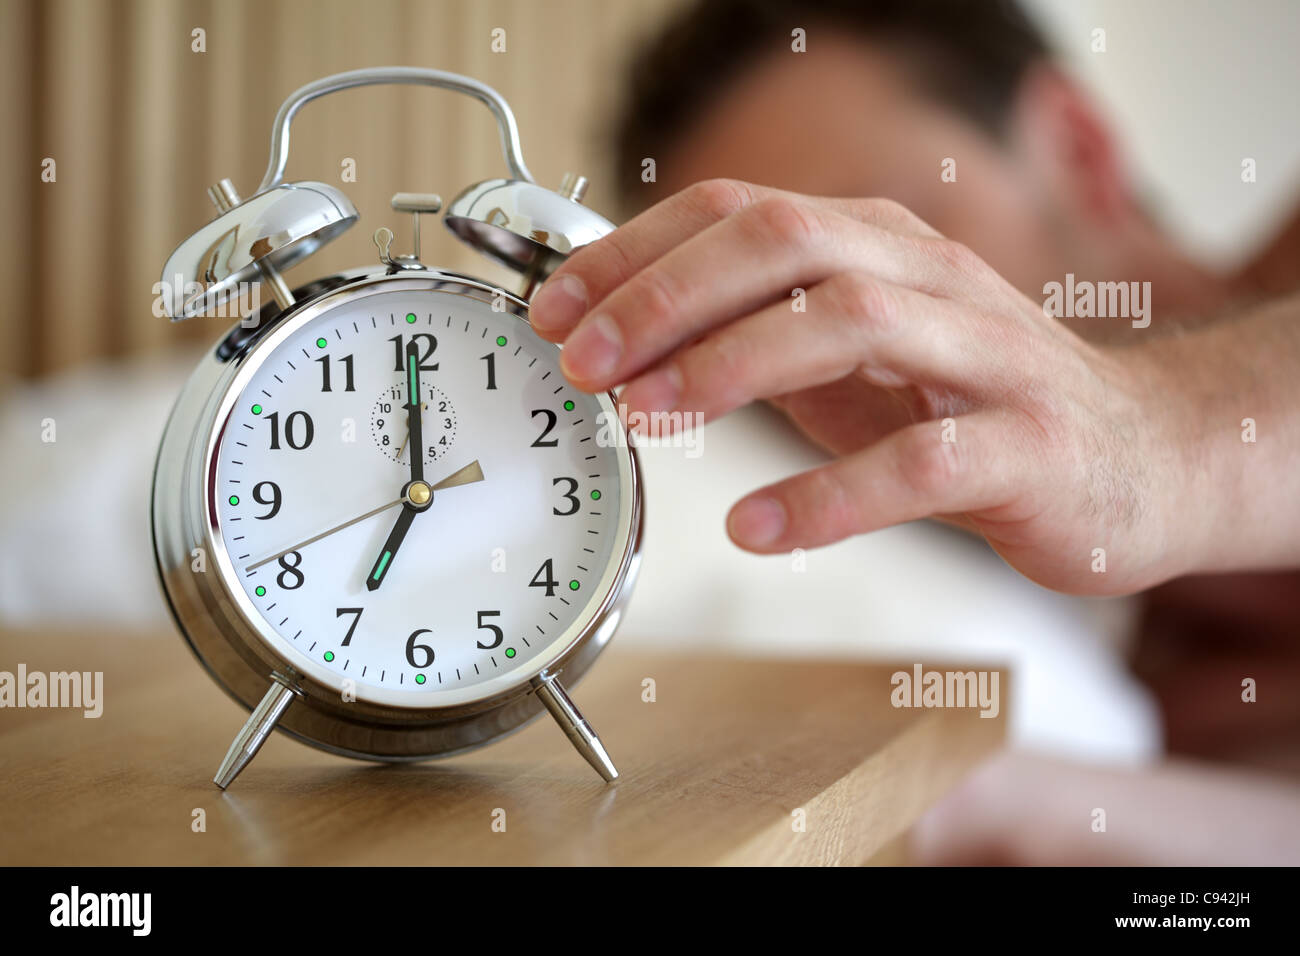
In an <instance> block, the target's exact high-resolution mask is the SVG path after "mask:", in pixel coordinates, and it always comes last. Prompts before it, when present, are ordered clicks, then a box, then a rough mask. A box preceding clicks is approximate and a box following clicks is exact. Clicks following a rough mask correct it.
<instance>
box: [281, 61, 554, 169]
mask: <svg viewBox="0 0 1300 956" xmlns="http://www.w3.org/2000/svg"><path fill="white" fill-rule="evenodd" d="M403 84H410V85H417V86H436V87H439V88H441V89H444V90H451V91H452V92H455V93H464V94H465V95H466V96H472V97H473V98H474V99H476V100H478V101H479V102H481V103H483V104H484V105H485V106H487V108H488V109H490V110H491V111H492V115H493V116H494V117H495V118H496V121H497V127H498V129H500V131H501V152H502V154H503V155H504V156H505V160H506V165H508V166H509V167H510V175H511V176H512V177H513V178H514V179H521V180H523V181H524V182H529V183H533V182H536V180H534V179H533V174H532V173H530V172H529V171H528V167H527V166H526V165H524V155H523V150H522V148H521V147H520V145H519V127H518V125H517V124H516V123H515V114H514V113H513V112H511V110H510V105H509V104H508V103H507V102H506V101H505V99H504V98H503V97H502V96H501V94H500V93H498V92H497V91H496V90H494V89H492V87H490V86H488V85H487V84H485V83H480V82H478V81H477V80H472V79H470V78H469V77H468V76H461V75H460V74H459V73H447V72H445V71H443V70H429V69H424V68H422V67H417V66H384V67H374V68H371V69H367V70H350V71H348V72H346V73H335V74H334V75H333V76H326V77H322V78H321V79H319V80H316V81H315V82H313V83H308V84H307V85H306V86H303V87H300V88H299V89H297V90H295V91H294V92H293V93H292V94H290V96H289V98H288V99H286V100H285V101H284V102H283V103H281V104H280V110H279V112H278V113H276V114H275V125H274V127H273V128H272V130H271V158H270V161H269V162H268V163H267V164H266V175H265V176H264V177H262V185H260V186H258V187H257V191H258V192H259V193H260V192H262V191H263V190H266V189H271V188H272V187H274V186H278V185H279V184H280V183H281V182H282V181H283V179H284V168H285V166H287V165H288V163H289V126H290V124H291V123H292V122H293V118H294V116H296V115H297V113H298V110H300V109H301V108H302V107H303V106H305V105H306V104H307V103H310V102H311V101H312V100H314V99H319V98H320V97H322V96H327V95H329V94H330V93H337V92H339V91H340V90H349V89H352V88H353V87H355V86H376V85H403Z"/></svg>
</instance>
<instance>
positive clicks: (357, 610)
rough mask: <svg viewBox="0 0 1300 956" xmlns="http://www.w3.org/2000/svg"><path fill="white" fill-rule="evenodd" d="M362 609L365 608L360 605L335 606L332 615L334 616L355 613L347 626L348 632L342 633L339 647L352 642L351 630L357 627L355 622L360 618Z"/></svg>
mask: <svg viewBox="0 0 1300 956" xmlns="http://www.w3.org/2000/svg"><path fill="white" fill-rule="evenodd" d="M364 610H365V608H361V607H340V608H335V610H334V616H335V617H342V616H343V615H344V614H355V615H356V617H354V618H353V619H352V624H351V625H350V626H349V627H348V632H347V634H345V635H343V643H342V644H340V645H339V647H347V646H348V645H349V644H351V643H352V632H353V631H355V630H356V629H357V622H358V621H360V620H361V612H362V611H364Z"/></svg>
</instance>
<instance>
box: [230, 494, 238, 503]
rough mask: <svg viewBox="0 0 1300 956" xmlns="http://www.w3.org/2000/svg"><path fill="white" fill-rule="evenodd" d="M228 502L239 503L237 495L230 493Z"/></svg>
mask: <svg viewBox="0 0 1300 956" xmlns="http://www.w3.org/2000/svg"><path fill="white" fill-rule="evenodd" d="M230 503H231V504H232V505H237V504H239V495H231V496H230Z"/></svg>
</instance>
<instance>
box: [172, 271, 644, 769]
mask: <svg viewBox="0 0 1300 956" xmlns="http://www.w3.org/2000/svg"><path fill="white" fill-rule="evenodd" d="M339 280H342V281H341V283H340V282H339ZM323 281H324V282H325V285H326V288H325V291H323V292H320V293H318V294H317V295H315V296H313V297H311V298H308V299H305V300H303V301H300V302H299V303H298V304H297V305H296V306H295V307H294V308H293V309H292V310H291V311H290V312H289V313H287V314H286V315H285V316H284V317H283V318H281V319H280V320H278V321H277V322H276V323H275V324H274V326H273V327H272V328H271V329H269V330H268V331H267V332H266V333H265V334H263V335H260V336H257V337H256V340H255V341H254V342H253V343H252V344H251V346H250V347H248V348H246V349H245V350H243V351H241V352H240V353H239V354H238V355H236V356H235V357H233V358H232V359H231V360H230V361H229V362H226V363H222V362H220V361H218V360H217V359H216V358H215V353H214V354H210V355H209V356H207V357H206V358H205V364H204V365H201V366H200V369H199V371H198V372H196V373H195V376H194V377H193V378H191V380H190V382H189V383H188V384H187V385H186V388H185V391H184V392H183V393H182V396H181V398H180V399H179V400H178V402H177V405H176V408H175V409H174V410H173V415H172V418H171V419H170V420H169V422H168V425H167V430H166V432H165V434H164V440H163V444H162V446H161V447H160V450H159V458H158V464H157V467H156V470H155V480H154V497H153V515H152V524H153V532H154V539H155V555H156V557H157V561H158V569H159V574H160V578H161V582H162V585H163V590H164V592H165V594H166V596H167V599H168V603H169V605H170V606H171V608H172V612H173V615H174V617H175V618H176V621H177V624H178V625H179V627H180V629H181V632H182V634H183V635H184V636H185V639H186V641H187V643H188V644H189V645H190V647H191V649H192V650H193V651H194V653H195V654H196V656H198V658H199V660H200V661H201V662H202V663H203V665H204V667H205V668H206V669H207V670H208V671H209V673H211V674H212V676H213V677H214V679H215V680H216V681H217V682H218V683H219V684H220V685H221V686H222V687H223V688H224V689H225V690H226V691H227V692H228V693H230V694H231V696H233V697H234V698H235V699H236V700H239V701H240V703H242V704H243V705H244V706H245V707H248V708H249V709H252V708H253V707H254V706H255V705H256V703H257V701H258V700H259V699H260V698H261V696H262V694H263V692H264V691H265V689H266V686H267V682H268V680H269V679H271V677H272V674H273V673H276V672H278V673H279V674H280V675H281V676H282V678H284V679H287V680H288V681H289V682H290V683H291V684H292V685H293V686H294V688H295V690H296V691H298V692H299V694H300V700H301V703H299V704H295V705H293V706H292V707H290V708H289V710H288V711H287V712H286V713H285V715H284V717H283V718H282V719H281V727H282V728H283V729H285V730H286V731H288V732H289V733H291V734H292V735H293V736H296V737H298V738H299V739H302V740H304V741H306V742H308V743H311V744H313V745H314V746H317V747H321V748H322V749H326V750H330V751H333V752H336V753H343V754H347V755H349V756H356V757H363V758H367V759H383V760H394V759H395V760H410V759H425V758H427V757H432V756H439V755H444V754H448V753H454V752H457V751H460V750H465V749H469V748H472V747H475V746H478V745H480V744H483V743H487V742H490V741H491V740H494V739H497V738H499V737H500V736H502V735H503V734H505V733H507V732H509V731H510V730H513V729H515V728H517V727H519V726H521V725H522V724H524V723H526V722H527V721H528V720H530V719H531V718H532V717H533V716H535V715H536V714H537V713H540V712H541V710H542V704H541V702H540V701H538V700H537V698H536V695H534V694H532V693H531V691H532V690H533V689H534V688H535V686H536V685H537V683H538V682H539V681H540V680H543V679H547V678H550V677H554V676H557V675H559V674H561V673H563V674H564V676H565V682H566V684H569V685H572V684H573V683H575V682H576V681H577V680H578V679H579V678H580V677H581V675H582V674H583V672H585V670H586V668H587V667H588V666H589V665H590V663H591V660H592V659H594V657H595V656H596V655H597V654H598V653H599V651H600V650H601V649H602V648H603V647H604V645H605V644H606V643H608V641H609V639H610V638H611V637H612V635H613V632H614V629H615V628H616V627H617V624H618V621H619V619H620V617H621V613H622V608H623V604H624V603H625V601H626V599H627V597H628V596H629V594H630V591H631V588H632V585H633V583H634V580H635V575H636V570H637V565H638V562H639V556H640V546H641V530H642V518H641V512H642V498H641V481H640V473H639V467H638V462H637V460H636V454H635V449H634V448H632V447H631V445H630V443H629V442H627V441H625V440H624V441H620V442H619V448H618V453H617V459H618V463H619V473H620V474H619V478H620V485H621V489H622V494H621V496H620V513H619V519H618V527H617V538H616V540H615V543H614V547H613V551H612V557H611V560H610V561H609V562H608V564H607V567H606V568H605V569H604V571H603V573H602V575H601V578H600V581H599V583H598V586H597V587H596V589H595V590H594V592H593V595H592V597H591V599H590V600H589V601H588V603H587V605H585V606H584V608H583V609H582V611H581V612H580V613H579V614H578V616H577V618H576V619H575V621H574V623H573V624H572V625H571V626H570V627H569V628H567V629H566V630H565V631H564V632H563V633H562V634H560V635H558V636H557V637H556V638H555V639H554V640H552V641H550V642H549V643H548V645H547V647H546V650H545V651H543V652H541V653H539V654H537V655H536V657H534V658H532V659H531V661H530V662H529V663H528V664H527V665H523V666H521V667H519V668H517V669H515V670H512V671H510V672H508V673H507V674H504V675H501V676H500V677H497V678H492V679H490V680H489V681H487V682H484V683H482V684H476V685H471V686H470V687H468V688H465V689H463V691H460V692H448V691H441V692H438V691H435V692H433V693H434V694H437V695H440V699H441V702H440V703H437V704H432V703H428V702H425V701H427V699H428V698H427V697H426V698H424V700H421V702H419V703H416V704H414V705H412V704H409V703H406V702H405V701H403V703H401V704H395V703H390V702H388V701H386V700H375V699H363V698H362V696H361V694H362V691H361V690H360V689H358V694H357V699H356V700H355V701H353V702H349V703H344V702H343V700H342V695H341V689H342V678H341V677H340V678H338V680H337V682H335V681H334V680H332V678H333V677H334V676H335V675H333V674H332V673H331V672H329V671H328V670H326V669H325V668H323V667H322V668H319V669H313V668H311V667H306V666H301V667H295V666H293V664H294V661H293V660H292V659H291V657H290V656H288V655H286V654H285V653H284V652H283V651H282V650H281V648H283V647H284V643H283V639H282V638H281V637H279V636H278V635H277V634H275V633H274V628H272V627H271V625H270V624H269V622H267V621H266V620H265V619H264V618H263V617H262V615H261V613H260V612H259V611H258V610H257V609H256V608H255V607H254V606H253V605H252V603H251V601H250V600H249V598H248V596H247V595H246V594H244V592H243V590H242V589H241V588H239V587H238V586H237V585H233V586H232V582H234V581H235V580H236V579H235V578H234V573H235V569H234V567H233V564H232V563H231V561H230V556H229V555H228V554H227V553H226V550H225V545H224V542H223V541H222V538H221V534H220V530H219V527H218V522H217V515H216V508H215V505H214V501H213V494H212V490H213V486H212V482H213V481H214V480H215V475H216V467H217V466H216V459H217V454H218V452H219V449H220V447H221V438H222V434H223V432H224V429H225V426H226V423H227V421H228V418H229V415H230V413H231V410H232V408H233V406H234V403H235V402H236V401H237V399H238V396H239V394H240V393H241V391H242V390H243V387H244V385H245V384H246V383H247V381H248V380H249V379H250V378H251V376H252V375H253V374H254V373H255V372H256V370H257V368H258V367H260V365H261V363H262V362H263V361H264V360H265V359H267V358H268V357H269V356H270V355H271V354H272V353H273V352H274V350H275V348H276V347H277V346H278V345H279V344H280V343H281V342H282V341H283V340H284V339H285V338H286V337H288V336H289V335H292V334H293V333H294V332H295V331H297V329H299V328H301V327H302V326H303V325H305V324H307V323H308V322H311V321H312V320H314V319H315V318H316V317H317V316H319V315H321V314H323V313H325V312H327V311H331V310H333V309H336V308H339V307H340V306H343V305H346V304H347V303H348V302H351V301H355V300H360V299H364V298H366V297H368V296H371V295H377V294H380V293H386V292H391V291H403V290H429V291H438V292H443V293H450V294H455V295H463V296H466V297H469V298H472V299H475V300H478V301H480V302H484V303H489V304H490V303H491V302H492V301H493V300H494V299H496V298H497V297H498V296H500V297H503V298H504V300H505V301H506V303H507V305H508V308H507V311H508V312H510V313H511V314H512V315H513V316H514V317H515V318H516V320H518V321H520V322H524V323H525V324H526V323H527V321H528V319H527V304H526V303H524V302H523V301H522V300H520V299H519V298H517V297H516V296H513V295H511V294H509V293H507V292H503V291H502V290H500V289H497V288H494V287H492V286H490V285H488V284H486V283H483V282H480V281H478V280H475V279H473V278H471V277H469V276H464V275H459V274H456V273H450V272H445V271H439V270H432V269H431V270H427V271H423V272H419V273H410V272H407V273H403V274H399V275H393V274H390V273H388V272H386V271H385V272H359V273H355V274H344V275H342V276H337V277H330V279H327V280H323ZM212 363H216V364H217V365H218V366H224V367H219V368H216V369H214V368H212V367H211V365H212ZM205 372H206V374H205ZM214 373H216V380H215V381H214V380H213V375H214ZM204 391H206V392H207V394H206V395H204V394H202V393H203V392H204ZM598 401H599V402H600V404H601V407H602V410H604V411H606V412H610V413H613V414H615V415H616V412H617V400H616V397H615V396H614V395H613V394H612V393H604V394H602V395H600V396H598ZM187 430H188V431H187ZM187 436H188V439H189V440H188V441H186V438H187ZM178 519H179V520H178ZM186 532H189V535H190V537H189V541H192V542H193V544H192V545H191V548H192V547H200V548H205V549H206V554H207V555H209V556H210V557H211V562H212V564H213V565H214V567H211V568H209V571H208V572H207V573H202V574H200V573H194V572H191V571H190V567H189V562H190V554H191V548H187V547H185V546H184V545H185V544H186V539H185V536H186ZM307 660H308V662H310V659H309V658H308V659H307ZM298 663H302V662H298ZM404 696H405V695H404ZM411 696H417V697H424V695H423V694H422V693H417V694H416V695H411ZM406 699H407V700H409V697H406Z"/></svg>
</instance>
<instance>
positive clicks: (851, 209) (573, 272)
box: [529, 179, 939, 342]
mask: <svg viewBox="0 0 1300 956" xmlns="http://www.w3.org/2000/svg"><path fill="white" fill-rule="evenodd" d="M772 196H786V197H789V198H792V199H796V200H799V201H801V202H804V203H809V204H812V205H815V206H821V207H823V208H826V209H829V210H832V211H834V212H837V213H840V214H841V215H845V216H848V217H850V218H852V219H856V220H858V221H860V222H866V223H870V224H872V225H876V226H879V227H881V228H884V229H888V230H889V231H891V232H895V233H898V234H900V235H909V236H920V237H925V238H938V236H939V233H938V232H936V231H935V230H934V229H932V228H931V227H930V226H929V225H928V224H926V223H925V222H924V221H923V220H921V219H920V218H919V217H917V216H916V215H915V214H913V213H912V212H911V211H910V210H908V209H907V208H905V207H904V206H902V205H900V204H898V203H896V202H893V201H891V200H888V199H839V198H834V197H826V196H803V195H800V194H798V193H792V192H789V191H788V190H784V189H772V188H770V187H767V186H756V185H754V184H752V183H745V182H741V181H739V180H736V179H706V180H703V181H702V182H698V183H695V184H694V185H692V186H688V187H687V188H686V189H683V190H682V191H681V192H678V193H674V194H673V195H672V196H669V197H668V198H667V199H665V200H663V201H662V202H660V203H657V204H655V205H654V206H652V207H650V208H649V209H647V210H646V211H645V212H643V213H641V214H640V215H638V216H636V217H635V218H633V219H631V220H629V221H628V222H627V223H625V224H624V225H622V226H619V227H618V228H617V229H615V230H614V231H613V232H611V233H610V234H609V235H607V236H605V237H603V238H601V239H598V240H597V241H595V242H593V243H591V244H590V245H588V246H584V247H583V248H581V249H579V250H578V251H577V252H575V253H574V254H573V255H572V256H571V257H570V258H569V259H568V261H567V262H565V263H564V264H563V265H561V266H560V267H559V268H558V269H556V270H555V272H554V273H552V274H551V276H550V278H549V279H547V280H546V282H545V283H544V284H543V285H542V287H541V288H540V289H539V290H538V291H537V294H536V295H534V296H533V299H532V302H531V304H530V306H529V316H530V319H531V321H532V324H533V328H534V329H536V330H537V332H538V334H540V335H541V336H542V337H543V338H546V339H550V340H551V341H552V342H559V341H562V340H563V339H564V338H565V337H566V336H567V335H568V333H569V331H570V330H571V329H572V328H573V327H574V326H575V325H577V323H578V320H579V319H581V318H582V317H583V316H584V315H586V314H587V313H588V312H589V311H591V309H592V308H593V307H594V306H596V305H597V304H599V303H600V301H601V300H602V299H604V298H605V297H606V296H607V295H609V294H610V293H611V292H613V291H614V290H615V289H617V288H618V287H619V286H621V285H622V284H623V283H624V282H627V281H628V280H629V279H631V278H632V277H633V276H634V275H636V274H637V273H638V272H640V271H641V270H642V269H644V268H645V267H646V266H648V265H650V264H651V263H653V262H656V261H657V260H658V259H660V258H661V257H663V256H664V255H665V254H667V253H668V252H669V251H670V250H672V249H673V248H675V247H676V246H679V245H681V244H682V243H683V242H685V241H686V240H687V239H689V238H690V237H691V236H694V235H695V234H696V233H699V232H702V231H704V230H705V229H707V228H708V227H710V226H712V225H714V224H715V223H718V222H720V221H721V220H723V219H726V218H727V217H728V216H732V215H735V214H736V213H738V212H740V211H741V210H742V209H744V208H745V207H747V206H752V205H753V204H754V203H756V202H758V201H760V200H762V199H767V198H768V197H772Z"/></svg>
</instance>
